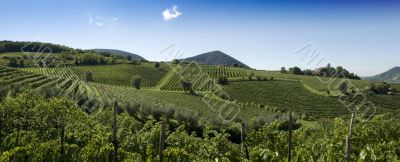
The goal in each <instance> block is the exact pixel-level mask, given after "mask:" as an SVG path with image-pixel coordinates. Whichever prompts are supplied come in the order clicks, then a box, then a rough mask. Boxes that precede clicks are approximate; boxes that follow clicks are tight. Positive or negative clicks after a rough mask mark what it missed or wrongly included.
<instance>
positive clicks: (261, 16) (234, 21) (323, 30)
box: [0, 0, 400, 76]
mask: <svg viewBox="0 0 400 162" xmlns="http://www.w3.org/2000/svg"><path fill="white" fill-rule="evenodd" d="M0 2H1V3H0V20H1V23H0V39H1V40H21V41H22V40H29V41H44V42H51V43H57V44H63V45H67V46H71V47H74V48H82V49H91V48H111V49H121V50H126V51H129V52H133V53H137V54H140V55H142V56H143V57H145V58H146V59H149V60H163V59H164V58H165V56H163V55H162V54H159V52H160V51H161V50H163V49H165V48H166V47H168V46H170V45H171V44H175V45H176V46H175V48H176V49H180V50H181V51H182V52H183V53H184V55H183V57H189V56H193V55H196V54H200V53H203V52H208V51H213V50H221V51H223V52H225V53H227V54H229V55H231V56H233V57H235V58H237V59H239V60H241V61H242V62H244V63H245V64H248V65H250V66H251V67H254V68H257V69H266V70H275V69H280V67H282V66H286V67H289V66H295V65H296V66H300V67H302V68H312V67H314V66H311V65H307V63H306V62H305V61H304V60H303V61H302V57H301V56H299V55H298V54H297V55H296V54H294V53H295V51H296V50H298V49H299V48H302V47H304V46H306V45H307V44H309V43H311V44H312V45H313V48H314V49H315V50H316V51H318V52H319V53H321V56H322V55H323V57H324V62H323V63H328V62H329V63H331V64H332V65H342V66H344V67H346V68H347V69H349V70H350V71H354V72H356V73H357V74H359V75H361V76H367V75H374V74H377V73H381V72H383V71H385V70H388V69H389V68H391V67H394V66H400V62H399V60H400V2H399V1H390V0H335V1H333V0H324V1H319V0H296V1H295V0H279V1H278V0H274V1H273V0H271V1H267V0H265V1H255V0H219V1H211V0H197V1H195V0H175V1H168V0H151V1H145V0H142V1H141V0H125V1H123V0H112V1H111V0H108V1H106V0H88V1H83V0H57V1H55V0H36V1H32V0H0ZM174 6H176V7H175V10H174ZM167 9H168V11H166V10H167ZM174 11H177V12H178V14H177V13H176V12H175V13H174ZM163 12H167V18H165V17H164V16H163V14H162V13H163Z"/></svg>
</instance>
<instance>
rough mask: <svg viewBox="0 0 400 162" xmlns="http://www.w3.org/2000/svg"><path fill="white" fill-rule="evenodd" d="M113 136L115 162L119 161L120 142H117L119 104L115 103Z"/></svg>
mask: <svg viewBox="0 0 400 162" xmlns="http://www.w3.org/2000/svg"><path fill="white" fill-rule="evenodd" d="M113 135H114V141H113V143H114V160H113V161H114V162H117V161H118V141H117V102H115V103H114V125H113Z"/></svg>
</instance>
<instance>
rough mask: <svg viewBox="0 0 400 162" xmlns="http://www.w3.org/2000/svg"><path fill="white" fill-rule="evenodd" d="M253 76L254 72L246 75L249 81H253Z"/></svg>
mask: <svg viewBox="0 0 400 162" xmlns="http://www.w3.org/2000/svg"><path fill="white" fill-rule="evenodd" d="M254 75H255V74H254V72H251V73H250V74H249V75H248V78H249V80H253V77H254Z"/></svg>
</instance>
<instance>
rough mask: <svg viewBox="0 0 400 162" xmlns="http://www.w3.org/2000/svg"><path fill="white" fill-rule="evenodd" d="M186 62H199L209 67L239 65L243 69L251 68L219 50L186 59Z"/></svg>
mask: <svg viewBox="0 0 400 162" xmlns="http://www.w3.org/2000/svg"><path fill="white" fill-rule="evenodd" d="M184 60H186V61H196V62H199V63H202V64H207V65H225V66H234V65H239V66H241V67H246V68H248V67H249V66H247V65H245V64H243V63H242V62H240V61H239V60H237V59H235V58H233V57H231V56H229V55H227V54H225V53H224V52H222V51H219V50H215V51H211V52H206V53H202V54H199V55H197V56H193V57H189V58H186V59H184Z"/></svg>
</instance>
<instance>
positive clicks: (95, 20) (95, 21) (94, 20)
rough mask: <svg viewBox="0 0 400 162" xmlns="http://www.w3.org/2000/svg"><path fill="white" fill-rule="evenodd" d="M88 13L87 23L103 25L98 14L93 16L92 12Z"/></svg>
mask: <svg viewBox="0 0 400 162" xmlns="http://www.w3.org/2000/svg"><path fill="white" fill-rule="evenodd" d="M88 15H89V24H92V25H96V26H100V27H101V26H103V25H104V23H103V22H102V21H101V17H100V16H98V15H97V16H96V15H95V16H93V15H92V13H88Z"/></svg>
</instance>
